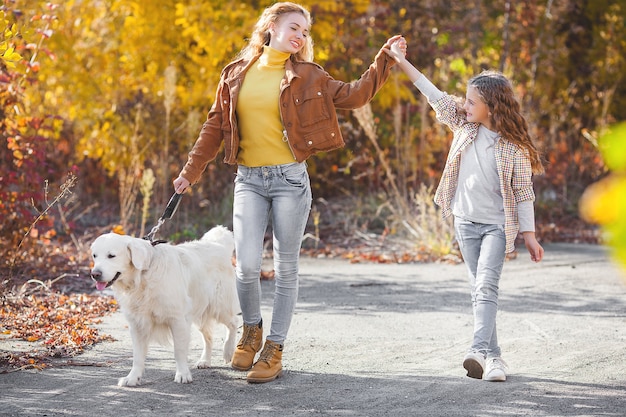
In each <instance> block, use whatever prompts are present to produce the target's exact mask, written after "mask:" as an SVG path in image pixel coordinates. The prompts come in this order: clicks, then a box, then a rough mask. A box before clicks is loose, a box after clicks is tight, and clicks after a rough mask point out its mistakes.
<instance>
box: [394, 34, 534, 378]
mask: <svg viewBox="0 0 626 417" xmlns="http://www.w3.org/2000/svg"><path fill="white" fill-rule="evenodd" d="M405 51H406V41H405V40H404V38H402V39H399V40H397V41H395V42H394V43H393V44H392V46H391V48H390V50H389V54H390V55H391V56H392V57H393V58H394V59H395V60H396V61H397V62H398V65H399V67H400V68H401V69H402V70H403V71H404V72H405V73H406V74H407V75H408V77H409V79H410V80H411V82H413V83H414V85H415V86H416V87H417V88H418V89H419V90H420V91H421V92H422V94H424V95H425V96H426V97H427V98H428V102H429V104H430V105H431V106H432V108H433V109H434V110H435V112H436V115H437V119H438V120H439V121H441V122H442V123H444V124H446V125H447V126H448V127H449V128H450V129H451V130H452V132H453V135H454V138H453V141H452V146H451V148H450V152H449V154H448V158H447V161H446V165H445V168H444V170H443V175H442V178H441V182H440V183H439V186H438V187H437V191H436V193H435V202H436V203H437V205H439V206H440V207H441V210H442V216H443V217H444V218H445V217H447V216H449V215H450V214H452V215H454V227H455V234H456V240H457V241H458V244H459V248H460V250H461V254H462V255H463V259H464V261H465V264H466V265H467V269H468V272H469V281H470V291H471V299H472V306H473V312H474V337H473V342H472V345H471V347H470V349H469V350H468V352H467V354H466V355H465V358H464V360H463V367H464V368H465V369H466V370H467V376H469V377H471V378H478V379H480V378H484V379H485V380H487V381H505V380H506V364H505V362H504V361H503V360H502V358H501V351H500V346H499V345H498V337H497V332H496V312H497V309H498V283H499V281H500V275H501V272H502V267H503V265H504V260H505V256H506V253H508V252H511V251H513V250H514V241H515V237H516V236H517V234H518V231H521V233H522V235H523V236H524V244H525V245H526V248H527V249H528V252H529V253H530V258H531V259H532V260H533V261H534V262H539V261H541V259H542V258H543V248H542V247H541V245H540V244H539V243H538V242H537V239H536V238H535V219H534V207H533V201H534V199H535V194H534V192H533V184H532V175H533V174H539V173H542V172H543V167H542V164H541V160H540V157H539V153H538V152H537V148H536V147H535V145H534V144H533V141H532V139H531V138H530V136H529V134H528V127H527V123H526V121H525V120H524V118H523V117H522V115H521V114H520V106H519V103H518V102H517V101H516V100H515V97H514V94H513V88H512V86H511V83H510V82H509V81H508V80H507V79H506V78H505V77H504V76H503V75H502V74H500V73H498V72H494V71H485V72H482V73H481V74H479V75H477V76H475V77H473V78H471V79H470V80H469V82H468V84H467V92H466V95H465V102H464V104H463V106H462V108H459V106H458V105H457V104H456V103H457V100H455V99H454V98H453V97H452V96H450V95H448V94H446V93H444V92H442V91H440V90H439V89H438V88H437V87H435V86H434V85H433V84H432V83H431V82H430V81H429V80H428V79H427V78H426V77H425V76H424V75H423V74H422V73H421V72H420V71H418V70H417V69H416V68H415V67H414V66H413V65H412V64H411V63H410V62H409V61H407V59H406V58H405Z"/></svg>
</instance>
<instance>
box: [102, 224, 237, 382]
mask: <svg viewBox="0 0 626 417" xmlns="http://www.w3.org/2000/svg"><path fill="white" fill-rule="evenodd" d="M233 249H234V240H233V234H232V232H230V231H229V230H228V229H227V228H225V227H223V226H216V227H214V228H213V229H211V230H209V231H208V232H207V233H205V235H204V236H203V237H202V238H201V239H199V240H196V241H193V242H185V243H182V244H180V245H170V244H166V243H161V244H156V245H153V244H152V243H151V242H149V241H148V240H145V239H140V238H136V237H131V236H124V235H118V234H115V233H107V234H104V235H101V236H99V237H98V238H97V239H96V240H95V241H94V242H93V243H92V244H91V255H92V258H93V268H92V270H91V277H92V279H93V280H94V281H95V282H96V288H97V289H98V290H103V289H105V288H107V287H111V289H112V290H113V292H114V294H115V298H116V299H117V300H118V303H119V305H120V307H121V310H122V312H123V313H124V316H125V317H126V319H127V320H128V323H129V327H130V335H131V338H132V343H133V366H132V368H131V370H130V372H129V374H128V375H127V376H126V377H124V378H121V379H120V380H119V382H118V385H119V386H136V385H139V384H140V383H141V378H142V376H143V372H144V367H145V359H146V355H147V352H148V345H149V343H150V342H151V341H155V342H158V343H161V344H167V343H168V342H169V343H173V345H174V358H175V360H176V375H175V377H174V381H176V382H179V383H183V384H185V383H189V382H191V381H192V377H191V371H190V370H189V365H188V363H187V360H188V358H187V357H188V352H189V344H190V339H191V327H192V324H193V325H195V326H196V327H197V328H198V330H200V333H202V336H203V339H204V349H203V351H202V355H201V356H200V360H199V361H198V362H197V363H196V367H198V368H208V367H209V366H211V351H212V348H213V326H214V324H215V323H222V324H224V325H225V326H226V328H227V337H226V340H225V342H224V347H223V349H224V352H223V356H224V361H226V363H228V362H230V360H231V358H232V356H233V352H234V350H235V337H236V333H237V327H238V318H237V315H238V313H239V312H240V310H239V301H238V298H237V289H236V283H235V270H234V267H233V265H232V255H233Z"/></svg>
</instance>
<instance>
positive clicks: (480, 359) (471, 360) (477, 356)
mask: <svg viewBox="0 0 626 417" xmlns="http://www.w3.org/2000/svg"><path fill="white" fill-rule="evenodd" d="M463 368H465V369H467V376H469V377H470V378H476V379H481V378H482V377H483V371H484V369H485V357H484V356H483V354H482V353H480V352H478V351H476V350H470V351H469V352H467V355H465V358H464V359H463Z"/></svg>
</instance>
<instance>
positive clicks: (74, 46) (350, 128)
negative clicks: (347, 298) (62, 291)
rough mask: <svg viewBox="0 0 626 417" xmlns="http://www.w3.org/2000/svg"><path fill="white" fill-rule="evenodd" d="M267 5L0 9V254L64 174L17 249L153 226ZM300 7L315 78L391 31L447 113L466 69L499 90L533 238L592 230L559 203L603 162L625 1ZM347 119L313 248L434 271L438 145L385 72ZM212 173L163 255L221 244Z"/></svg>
mask: <svg viewBox="0 0 626 417" xmlns="http://www.w3.org/2000/svg"><path fill="white" fill-rule="evenodd" d="M271 3H273V2H271V1H263V0H252V1H246V2H238V1H226V0H211V1H201V0H151V1H147V0H145V1H133V0H63V1H52V2H46V1H42V0H1V3H0V4H1V5H2V6H1V8H0V58H1V59H0V135H1V138H0V141H1V142H2V147H1V148H0V149H1V150H0V152H1V154H0V186H1V189H0V217H1V218H2V231H1V232H0V239H1V240H0V246H2V248H3V251H7V250H8V251H10V250H12V248H15V246H16V245H17V243H18V242H19V241H20V239H23V236H24V233H25V232H26V231H27V230H29V226H30V225H31V223H32V221H33V218H34V217H37V215H38V213H42V212H43V210H45V209H46V208H47V205H49V200H48V198H49V196H48V194H49V193H50V189H49V188H48V187H47V186H46V187H44V185H43V184H47V181H49V183H50V184H52V187H53V188H52V189H55V188H54V187H57V186H60V185H61V184H64V183H65V182H66V181H67V179H66V178H67V177H68V176H69V175H75V176H76V178H77V179H78V182H77V184H78V185H76V186H75V187H74V188H73V190H72V193H71V194H72V195H71V198H69V199H66V200H64V201H63V203H62V204H59V205H58V210H50V212H49V213H47V215H46V216H45V218H43V219H42V220H41V221H40V222H39V223H38V225H37V227H36V228H35V229H34V231H33V232H30V233H31V235H32V233H35V236H37V237H38V238H39V239H38V240H36V241H37V242H39V243H41V241H42V240H41V238H42V237H46V236H48V237H51V236H56V238H60V237H63V236H65V237H68V238H69V237H73V236H74V235H75V234H77V233H80V231H81V230H84V229H85V228H88V227H100V228H105V227H109V228H110V226H111V225H113V224H119V225H120V226H121V228H122V229H123V230H125V231H126V232H127V233H129V234H135V235H137V234H139V233H140V232H142V231H143V230H145V227H146V223H147V225H150V224H154V223H156V219H158V217H159V216H160V215H161V214H162V211H163V209H164V207H165V204H166V203H167V201H168V199H169V197H170V195H171V193H172V186H171V182H172V180H173V179H174V178H175V177H176V176H177V174H178V172H179V171H180V169H181V167H182V165H183V164H184V162H185V161H186V155H187V152H188V151H189V150H190V149H191V146H192V145H193V143H194V142H195V140H196V138H197V134H198V132H199V129H200V126H201V124H202V122H203V121H204V119H205V117H206V113H207V111H208V109H209V108H210V106H211V104H212V102H213V100H214V93H215V89H216V86H217V82H218V80H219V75H220V72H221V69H222V68H223V67H224V65H225V64H227V63H228V62H229V61H231V60H232V59H233V58H234V57H235V56H236V54H237V53H238V52H239V50H240V49H241V48H242V47H243V46H244V44H245V43H246V38H247V37H248V36H249V35H250V32H251V30H252V27H253V25H254V23H255V21H256V19H257V18H258V16H259V15H260V13H261V11H262V10H263V9H264V8H265V7H267V6H268V5H270V4H271ZM301 4H303V5H304V6H306V7H308V8H309V9H310V10H311V13H312V15H313V19H314V23H313V27H312V30H311V35H312V38H313V40H314V42H315V60H316V62H318V63H319V64H321V65H322V66H323V67H324V68H325V69H326V71H328V72H329V73H330V74H331V75H332V76H333V77H335V78H337V79H341V80H344V81H351V80H354V79H357V78H358V77H359V76H360V74H361V73H362V72H363V71H364V70H365V69H366V68H367V66H368V65H369V64H370V62H371V61H372V59H373V57H374V56H375V54H376V53H377V51H378V50H379V48H380V47H381V46H382V45H383V43H384V42H385V40H386V39H387V38H388V37H390V36H392V35H394V34H397V33H400V34H403V35H404V36H405V37H406V38H407V40H408V43H409V50H408V58H409V59H410V60H411V61H412V62H413V63H414V64H415V65H416V66H417V67H418V68H420V69H421V70H422V71H423V72H424V73H425V74H426V75H427V76H429V77H430V78H431V79H432V80H433V82H434V83H435V84H436V85H438V86H439V87H440V88H441V89H443V90H446V91H448V92H450V93H455V94H458V95H460V96H463V95H464V91H465V83H466V81H467V79H468V78H469V77H471V76H472V75H474V74H476V73H477V72H479V71H480V70H482V69H485V68H492V69H497V70H500V71H502V72H504V73H505V74H506V75H507V76H509V77H510V78H511V79H512V80H513V82H514V84H515V87H516V91H517V93H518V96H519V98H520V101H521V103H522V106H523V110H524V113H525V115H526V117H527V119H528V121H529V124H530V128H531V132H532V134H533V136H534V137H536V139H537V142H538V144H539V147H540V149H541V151H542V153H543V155H544V158H545V164H546V174H545V175H543V176H540V177H537V178H535V184H536V191H537V202H536V211H537V225H538V234H539V237H540V238H541V239H543V240H544V241H549V240H568V241H595V240H596V239H597V237H598V234H597V233H595V231H594V227H593V224H595V223H598V221H597V220H596V219H595V218H593V217H586V218H581V216H580V214H579V200H580V197H581V195H582V194H583V192H584V190H585V189H586V188H587V186H588V185H590V184H592V183H594V182H596V181H598V180H600V179H602V178H604V177H606V176H607V175H608V173H609V168H610V166H608V165H609V164H607V163H606V162H605V158H606V157H607V155H611V152H610V151H609V152H608V153H605V155H604V157H605V158H603V154H602V147H601V146H600V145H599V143H598V138H600V137H603V136H604V135H605V133H606V132H608V131H609V128H610V126H612V125H614V124H616V123H618V122H620V121H624V120H626V94H625V93H626V84H625V83H624V74H626V29H625V27H624V23H625V15H626V13H625V11H626V1H624V0H620V1H617V0H615V1H609V0H594V1H587V0H563V1H558V2H555V1H553V0H525V1H510V0H468V1H464V2H459V1H452V0H416V1H410V2H407V1H400V0H390V1H384V2H383V1H375V0H371V1H370V0H355V1H344V2H335V1H331V0H316V1H313V0H303V1H301ZM366 110H367V111H366V112H361V113H357V112H341V113H340V114H339V116H340V122H341V125H342V129H343V132H344V135H345V138H346V141H347V147H346V148H345V149H342V150H339V151H335V152H332V153H328V154H325V155H319V156H315V157H313V158H311V159H310V160H309V167H310V174H311V177H312V185H313V188H314V211H313V213H314V214H315V215H314V216H312V217H311V225H310V228H309V229H310V230H311V231H312V233H313V234H314V235H315V238H316V242H319V241H320V240H324V239H326V240H328V239H330V236H332V235H336V234H348V235H349V234H351V233H353V232H355V231H358V232H360V233H369V232H373V233H378V234H388V235H398V236H406V237H407V239H409V240H410V241H413V242H414V244H415V245H416V246H421V247H425V248H426V249H427V250H432V251H436V252H437V253H438V254H441V255H445V254H446V253H449V252H450V251H451V250H452V249H451V239H450V233H451V232H450V230H449V229H448V228H446V225H445V224H442V223H439V220H438V219H437V210H436V208H433V207H432V205H431V204H430V200H431V198H432V190H433V187H434V186H436V184H437V182H438V180H439V176H440V173H441V170H442V167H443V164H444V162H445V157H446V153H447V150H448V146H449V143H450V140H451V136H450V134H449V132H448V131H447V130H446V129H445V128H444V127H442V126H441V125H439V124H437V123H435V121H434V117H433V114H432V111H431V110H430V108H429V106H428V105H427V103H426V101H425V99H424V98H423V97H422V96H421V95H420V94H419V92H418V91H417V90H416V89H415V88H414V87H413V86H412V85H411V84H410V82H409V81H408V79H407V78H406V77H405V76H404V75H403V74H402V73H401V72H400V71H394V72H393V74H392V76H391V78H390V79H389V81H388V82H387V83H386V84H385V86H384V87H383V89H382V90H381V91H380V93H379V94H377V96H376V97H375V99H374V100H373V102H372V103H371V107H368V109H366ZM620 140H621V141H622V142H623V141H624V137H623V136H622V137H620V139H615V140H614V142H615V143H618V142H619V141H620ZM612 146H613V145H612ZM615 146H617V145H615ZM221 157H222V155H220V156H218V160H217V161H216V162H215V163H212V164H210V165H209V167H208V169H207V172H206V173H205V175H204V176H203V178H202V180H201V182H200V183H199V184H198V185H196V186H195V187H194V188H193V190H192V191H191V193H189V194H188V195H186V196H185V199H184V200H183V204H181V207H180V208H179V211H178V212H177V215H176V216H175V217H174V218H173V219H172V222H171V223H169V224H168V225H167V227H166V228H164V229H163V233H165V234H167V235H168V236H169V237H170V238H172V239H173V240H180V239H184V238H189V237H196V236H198V235H199V234H200V231H201V230H205V229H207V228H208V227H210V226H211V225H213V224H216V223H221V224H225V225H228V226H230V224H231V219H230V213H231V204H232V180H233V173H234V168H233V167H231V166H227V165H225V164H223V163H222V162H221ZM616 175H622V177H621V178H622V180H623V172H622V174H619V173H618V174H616ZM611 190H612V191H611V192H612V193H618V192H620V193H622V194H619V195H620V196H621V197H620V198H623V196H624V195H625V194H624V193H623V191H619V190H618V188H617V187H614V188H611ZM623 213H624V211H622V212H621V214H622V217H623ZM619 221H621V222H623V221H624V220H623V219H619ZM590 223H591V224H590ZM442 241H448V242H450V243H448V244H447V245H446V244H444V243H442Z"/></svg>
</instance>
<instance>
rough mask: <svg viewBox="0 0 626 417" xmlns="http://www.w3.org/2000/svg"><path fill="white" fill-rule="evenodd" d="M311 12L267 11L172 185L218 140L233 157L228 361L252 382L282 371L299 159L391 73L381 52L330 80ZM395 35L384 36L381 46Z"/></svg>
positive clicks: (190, 179)
mask: <svg viewBox="0 0 626 417" xmlns="http://www.w3.org/2000/svg"><path fill="white" fill-rule="evenodd" d="M310 27H311V16H310V14H309V12H308V11H307V10H306V9H305V8H303V7H302V6H300V5H297V4H294V3H289V2H284V3H276V4H274V5H272V6H271V7H268V8H267V9H265V11H264V12H263V14H262V15H261V17H260V18H259V20H258V21H257V23H256V25H255V28H254V32H253V33H252V36H251V38H250V42H249V44H248V45H247V46H246V47H244V48H243V50H242V51H241V53H240V55H239V57H238V59H236V60H235V61H234V62H232V63H230V64H229V65H227V66H226V67H225V68H224V70H223V71H222V75H221V79H220V82H219V85H218V88H217V94H216V98H215V102H214V103H213V106H212V107H211V109H210V111H209V114H208V116H207V120H206V122H205V123H204V125H203V126H202V130H201V131H200V136H199V137H198V139H197V141H196V143H195V145H194V146H193V149H192V150H191V152H190V153H189V157H188V160H187V163H186V165H185V166H184V167H183V169H182V171H181V172H180V175H179V177H178V178H177V179H175V180H174V189H175V191H176V192H177V193H182V192H184V191H185V190H186V189H187V187H189V185H190V184H194V183H196V182H197V181H198V180H199V178H200V176H201V174H202V172H203V171H204V170H205V168H206V166H207V164H208V163H209V162H210V161H212V160H213V159H215V158H216V156H217V153H218V151H219V149H220V146H221V144H222V143H223V144H224V150H225V156H224V162H226V163H228V164H237V165H238V168H237V176H236V179H235V190H234V205H233V232H234V235H235V252H236V257H237V265H236V271H237V291H238V294H239V301H240V304H241V310H242V315H243V321H244V326H243V334H242V336H241V339H240V341H239V343H238V345H237V349H236V351H235V353H234V355H233V359H232V367H233V368H235V369H237V370H242V371H247V370H250V371H249V372H248V374H247V380H248V381H249V382H257V383H258V382H268V381H272V380H274V379H276V378H277V377H278V376H279V375H280V373H281V370H282V351H283V344H284V342H285V339H286V337H287V332H288V330H289V326H290V323H291V319H292V316H293V311H294V308H295V305H296V299H297V297H298V261H299V254H300V246H301V240H302V236H303V235H304V230H305V226H306V223H307V219H308V216H309V211H310V208H311V186H310V182H309V176H308V173H307V169H306V163H305V161H306V159H307V158H308V157H309V156H311V155H313V154H315V153H317V152H321V151H329V150H332V149H336V148H340V147H342V146H344V141H343V138H342V136H341V131H340V128H339V124H338V121H337V115H336V113H335V109H338V108H341V109H354V108H358V107H361V106H363V105H365V104H367V102H368V101H370V100H371V99H372V97H373V96H374V94H375V93H376V92H377V91H378V90H379V89H380V87H381V86H382V84H383V83H384V82H385V80H386V79H387V78H388V76H389V73H390V69H391V67H392V66H393V65H394V64H395V61H394V59H393V58H391V57H390V56H389V55H387V54H386V53H384V52H382V50H381V51H379V52H378V54H377V55H376V57H375V58H374V62H373V63H372V64H371V65H370V67H369V69H368V70H367V71H365V73H363V75H362V76H361V78H360V79H359V80H358V81H354V82H352V83H345V82H342V81H338V80H335V79H333V78H332V77H331V76H330V75H329V74H328V73H326V72H325V71H324V69H323V68H321V67H320V66H319V65H317V64H315V63H313V62H312V59H313V41H312V40H311V38H310V36H309V31H310ZM398 38H399V36H395V37H392V38H390V39H389V40H388V41H387V42H386V43H385V45H384V46H383V48H382V49H387V48H389V46H390V45H391V43H392V42H394V41H395V40H396V39H398ZM270 220H271V222H272V228H273V234H274V235H273V251H274V270H275V277H276V286H275V288H276V289H275V293H274V305H273V310H272V322H271V325H270V329H269V334H268V335H267V338H266V340H265V344H264V347H263V350H262V352H261V354H260V355H259V358H258V360H257V361H256V363H255V361H254V359H255V356H256V353H257V352H258V351H259V350H260V349H261V346H262V342H263V340H262V338H263V321H262V317H261V287H260V282H259V277H260V272H261V261H262V254H263V237H264V235H265V231H266V229H267V226H268V222H269V221H270Z"/></svg>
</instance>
